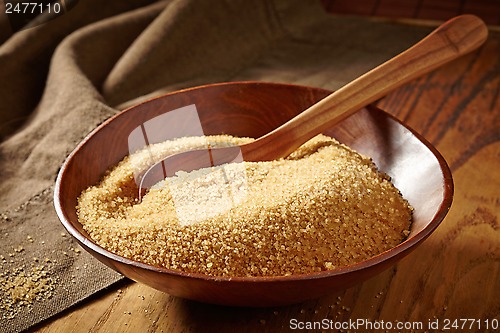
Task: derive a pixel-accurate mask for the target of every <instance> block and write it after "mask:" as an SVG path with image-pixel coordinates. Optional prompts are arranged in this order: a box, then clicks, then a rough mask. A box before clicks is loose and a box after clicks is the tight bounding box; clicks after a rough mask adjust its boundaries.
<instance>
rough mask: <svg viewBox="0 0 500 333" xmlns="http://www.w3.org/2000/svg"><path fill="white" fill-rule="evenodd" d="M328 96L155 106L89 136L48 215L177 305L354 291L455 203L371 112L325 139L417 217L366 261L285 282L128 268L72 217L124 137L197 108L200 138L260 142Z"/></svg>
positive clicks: (444, 184)
mask: <svg viewBox="0 0 500 333" xmlns="http://www.w3.org/2000/svg"><path fill="white" fill-rule="evenodd" d="M328 93H329V92H328V91H326V90H323V89H318V88H311V87H303V86H295V85H287V84H274V83H262V82H238V83H222V84H213V85H207V86H202V87H197V88H192V89H186V90H182V91H178V92H174V93H171V94H167V95H165V96H161V97H158V98H155V99H152V100H150V101H147V102H145V103H142V104H139V105H137V106H134V107H131V108H129V109H127V110H125V111H123V112H121V113H119V114H117V115H116V116H114V117H112V118H110V119H109V120H107V121H106V122H104V123H103V124H102V125H100V126H99V127H98V128H96V129H95V130H94V131H92V132H91V133H90V134H89V135H88V136H87V137H86V138H85V139H84V140H83V141H82V142H81V143H80V144H79V145H78V146H77V147H76V148H75V150H74V151H73V152H72V153H71V154H70V156H69V157H68V159H67V160H66V161H65V163H64V164H63V166H62V168H61V170H60V172H59V175H58V177H57V182H56V187H55V193H54V205H55V208H56V211H57V214H58V215H59V218H60V220H61V222H62V224H63V225H64V227H65V228H66V229H67V230H68V232H69V233H70V234H71V235H72V236H73V237H75V238H76V240H77V241H78V242H79V243H80V245H81V246H82V247H83V248H85V249H86V250H87V251H88V252H90V253H91V254H92V255H93V256H95V257H96V258H97V259H99V260H100V261H102V262H103V263H104V264H106V265H108V266H109V267H111V268H113V269H115V270H116V271H118V272H120V273H121V274H123V275H125V276H126V277H129V278H130V279H132V280H135V281H138V282H142V283H144V284H146V285H149V286H151V287H153V288H156V289H158V290H161V291H164V292H166V293H169V294H171V295H174V296H179V297H183V298H187V299H193V300H198V301H202V302H208V303H214V304H223V305H234V306H276V305H286V304H292V303H297V302H301V301H305V300H308V299H314V298H318V297H320V296H322V295H324V294H327V293H330V292H333V291H336V290H340V289H345V288H348V287H350V286H353V285H355V284H358V283H360V282H362V281H364V280H366V279H368V278H370V277H372V276H374V275H376V274H378V273H380V272H381V271H383V270H385V269H386V268H388V267H390V266H391V265H394V264H395V263H396V262H397V261H398V260H400V259H401V258H402V257H403V256H405V255H407V254H408V253H409V252H410V251H411V250H413V249H415V248H416V246H417V245H419V244H420V243H422V241H423V240H424V239H425V238H427V237H428V236H429V235H430V234H431V233H432V232H433V230H434V229H435V228H436V227H437V226H438V225H439V223H440V222H441V221H442V220H443V218H444V216H445V215H446V213H447V212H448V210H449V208H450V205H451V202H452V197H453V181H452V178H451V173H450V170H449V168H448V166H447V165H446V162H445V160H444V159H443V157H442V156H441V155H440V154H439V152H438V151H437V150H436V149H435V148H433V147H432V146H431V145H430V144H429V143H428V142H427V141H426V140H425V139H424V138H422V137H421V136H420V135H418V134H417V133H415V132H414V131H413V130H411V129H410V128H408V127H406V126H405V125H403V124H402V123H401V122H399V121H398V120H397V119H395V118H393V117H392V116H390V115H389V114H387V113H385V112H384V111H381V110H379V109H377V108H375V107H372V106H370V107H368V108H365V109H362V110H360V111H359V112H357V113H355V114H354V115H353V116H351V117H350V118H348V119H346V120H345V121H343V122H342V123H340V124H338V125H337V126H335V127H334V128H331V129H330V130H328V131H327V132H325V134H327V135H331V136H333V137H335V138H337V139H338V140H339V141H340V142H342V143H345V144H347V145H349V146H350V147H352V148H354V149H355V150H357V151H358V152H360V153H362V154H365V155H368V156H371V157H372V158H373V160H374V161H375V163H376V164H377V165H378V167H379V169H380V170H382V171H383V172H385V173H387V174H389V175H390V176H391V177H392V180H393V182H394V184H395V185H396V186H397V187H398V188H399V189H400V190H401V192H402V194H403V196H404V197H405V198H406V199H407V200H408V201H409V202H410V204H411V205H412V206H413V207H414V208H415V211H414V215H413V224H412V227H411V233H410V235H409V237H408V238H407V239H406V240H405V241H404V242H403V243H401V244H399V245H398V246H396V247H394V248H392V249H390V250H388V251H385V252H383V253H381V254H379V255H377V256H375V257H373V258H371V259H368V260H365V261H362V262H360V263H357V264H353V265H350V266H347V267H343V268H338V269H335V270H332V271H323V272H318V273H311V274H302V275H292V276H286V277H254V278H242V277H235V278H220V277H211V276H206V275H201V274H188V273H183V272H178V271H173V270H169V269H164V268H158V267H154V266H150V265H146V264H143V263H140V262H137V261H133V260H130V259H127V258H124V257H121V256H118V255H116V254H113V253H111V252H109V251H107V250H106V249H104V248H102V247H100V246H99V245H97V244H95V243H94V242H93V241H92V240H91V239H90V238H89V237H88V235H87V233H86V232H85V231H84V230H83V228H82V225H81V224H80V223H79V222H78V220H77V216H76V208H75V207H76V204H77V198H78V196H79V195H80V193H81V192H82V191H83V190H84V189H86V188H87V187H89V186H90V185H94V184H96V183H97V182H98V181H99V180H100V179H101V177H102V176H103V175H104V173H105V171H106V170H107V169H109V168H110V167H111V166H113V165H115V164H116V163H118V162H119V161H120V160H121V159H122V158H123V157H124V156H125V155H127V154H128V143H127V137H128V135H129V133H131V131H132V130H133V129H134V128H136V127H137V126H139V125H141V124H142V123H144V122H145V121H147V120H149V119H152V118H154V117H156V116H158V115H160V114H163V113H165V112H167V111H170V110H173V109H177V108H180V107H183V106H186V105H190V104H196V107H197V109H198V112H199V116H200V120H201V123H202V126H203V129H204V131H205V134H207V135H208V134H221V133H227V134H232V135H235V136H250V137H259V136H261V135H262V134H264V133H267V132H269V131H270V130H272V129H274V128H275V127H277V126H278V125H280V124H282V123H283V122H285V121H287V120H288V119H290V118H292V117H294V116H295V115H296V114H298V113H300V112H301V111H302V110H304V109H306V108H307V107H308V106H309V105H311V104H313V103H315V102H316V101H318V100H320V99H321V98H323V97H324V96H326V95H327V94H328Z"/></svg>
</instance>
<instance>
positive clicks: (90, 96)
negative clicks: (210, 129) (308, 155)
mask: <svg viewBox="0 0 500 333" xmlns="http://www.w3.org/2000/svg"><path fill="white" fill-rule="evenodd" d="M428 32H429V30H428V29H422V28H415V27H411V26H406V27H405V26H401V25H398V26H397V27H396V26H395V25H391V24H388V23H373V22H369V21H366V20H363V19H354V18H343V17H336V16H331V15H327V14H326V13H324V12H323V10H322V8H321V7H320V3H319V1H304V0H293V1H292V0H274V1H268V0H256V1H246V0H216V1H199V0H172V1H161V2H156V3H152V1H145V0H144V1H140V0H136V1H99V0H81V1H80V2H79V3H78V5H77V6H76V7H75V8H74V9H73V10H72V11H70V12H69V13H67V14H65V15H63V16H62V17H60V18H57V19H55V20H53V21H51V22H49V23H47V24H45V25H42V26H39V27H36V28H33V29H29V30H25V31H21V32H19V33H17V34H15V35H14V36H12V37H11V38H10V39H8V40H7V41H6V42H5V43H4V44H3V45H2V46H1V47H0V85H1V86H0V130H1V134H2V135H4V136H7V135H8V134H10V133H12V132H13V131H14V130H17V131H16V132H15V133H14V134H13V135H11V136H10V137H6V138H5V140H4V141H3V142H2V143H1V144H0V168H1V170H2V172H1V173H0V214H1V215H0V217H1V220H0V255H3V256H4V257H5V258H6V260H4V261H3V262H2V263H0V265H1V266H0V267H1V270H2V272H3V273H4V274H9V272H11V271H12V270H13V269H15V268H18V267H21V266H22V265H25V266H26V269H29V267H30V265H31V264H32V263H33V257H37V258H40V259H41V260H44V262H45V263H46V265H45V266H46V267H45V269H46V270H47V271H48V272H49V274H50V276H53V277H54V278H57V287H56V289H55V290H54V292H53V297H51V298H50V299H44V300H42V301H39V302H38V301H37V302H35V303H34V305H33V308H32V309H31V310H29V309H28V308H24V310H23V309H21V311H19V312H18V313H16V315H15V317H14V318H13V319H5V318H3V315H2V317H0V327H2V328H3V329H4V330H5V331H7V332H14V331H19V330H22V329H25V328H27V327H29V326H31V325H33V324H35V323H37V322H40V321H41V320H43V319H45V318H48V317H50V316H52V315H54V314H56V313H58V312H60V311H62V310H63V309H66V308H68V307H69V306H71V305H72V304H75V303H76V302H78V301H81V300H82V299H84V298H86V297H87V296H89V295H91V294H92V293H94V292H96V291H98V290H100V289H102V288H104V287H106V286H108V285H110V284H112V283H113V282H115V281H117V280H119V279H120V278H121V276H120V275H119V274H117V273H114V272H113V271H111V270H110V269H108V268H106V267H104V266H103V265H101V264H100V263H99V262H98V261H97V260H94V259H93V258H92V257H90V256H89V255H88V254H86V253H84V252H80V253H78V248H77V245H75V243H74V242H73V241H72V240H71V239H70V238H69V237H68V236H64V235H62V234H61V233H62V232H64V230H63V228H62V226H61V225H60V223H59V221H58V219H57V217H56V215H55V212H54V209H53V204H52V195H53V194H52V192H53V183H54V179H55V177H56V174H57V171H58V168H59V166H60V165H61V164H62V162H63V161H64V159H65V158H66V156H67V155H68V154H69V152H70V151H71V150H72V149H73V148H74V147H75V146H76V144H77V143H78V142H79V141H80V140H81V139H82V138H83V137H84V136H85V135H86V134H87V133H88V132H89V131H90V130H92V129H93V128H95V127H96V126H97V125H98V124H99V123H100V122H102V121H103V120H104V119H106V118H108V117H110V116H111V115H113V114H115V113H116V112H118V111H117V110H119V109H121V108H123V107H125V106H128V105H131V104H134V103H137V102H138V101H140V100H143V99H145V98H148V97H150V96H154V95H158V94H160V93H162V92H167V91H172V90H176V89H179V88H184V87H188V86H194V85H199V84H204V83H211V82H220V81H234V80H263V81H276V82H289V83H296V84H304V85H312V86H319V87H324V88H328V89H336V88H338V87H340V86H341V85H343V84H344V83H346V82H347V81H349V80H351V79H353V78H355V77H356V76H357V75H359V74H361V73H363V72H365V71H367V70H369V69H370V68H372V67H374V66H375V65H377V64H379V63H381V62H382V61H384V60H385V59H388V58H390V57H391V56H393V55H395V54H396V53H398V52H400V51H402V50H403V49H405V48H406V47H408V46H409V45H411V44H413V43H414V42H415V41H417V40H418V39H420V38H421V37H423V36H424V35H425V34H426V33H428ZM47 73H48V74H47ZM20 119H21V120H22V127H21V128H18V126H17V124H18V123H19V120H20ZM28 236H29V237H31V238H32V241H30V240H29V239H28ZM19 246H22V247H23V250H21V251H15V249H16V248H19ZM75 248H76V250H77V251H76V252H75V250H74V249H75ZM9 254H14V255H13V256H9ZM45 258H47V259H49V261H45ZM0 296H1V297H6V295H0ZM0 313H2V310H0Z"/></svg>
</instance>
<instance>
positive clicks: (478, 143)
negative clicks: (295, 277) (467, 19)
mask: <svg viewBox="0 0 500 333" xmlns="http://www.w3.org/2000/svg"><path fill="white" fill-rule="evenodd" d="M499 91H500V32H499V31H498V29H497V31H492V32H491V33H490V37H489V39H488V41H487V43H486V44H485V45H484V46H483V47H482V48H481V49H480V50H478V51H477V52H474V53H473V54H470V55H468V56H466V57H464V58H462V59H459V60H457V61H454V62H453V63H451V64H449V65H447V66H446V67H443V68H441V69H439V70H437V71H435V72H433V73H431V74H429V75H427V76H425V77H422V78H420V79H418V80H416V81H414V82H412V83H410V84H408V85H406V86H404V87H402V88H401V89H398V90H397V91H395V92H393V93H392V94H390V95H389V96H387V97H386V98H384V99H382V100H381V101H380V102H379V103H378V105H379V106H380V107H381V108H382V109H385V110H386V111H388V112H389V113H392V114H394V115H395V116H396V117H398V118H399V119H401V120H403V121H405V122H406V123H407V124H408V125H410V126H411V127H413V128H414V129H415V130H417V131H418V132H420V133H422V134H423V135H424V136H425V137H426V138H427V139H428V140H429V141H430V142H431V143H433V144H434V145H435V146H436V147H437V148H438V150H439V151H440V152H441V153H442V154H443V156H444V157H445V159H446V160H447V161H448V163H449V165H450V167H451V170H452V172H453V177H454V182H455V198H454V202H453V206H452V208H451V210H450V212H449V214H448V215H447V217H446V218H445V220H444V221H443V223H442V224H441V225H440V226H439V228H438V229H437V230H436V231H435V232H434V233H433V234H432V235H431V236H430V238H429V239H427V240H426V241H425V242H424V244H422V246H421V247H419V248H418V249H417V250H416V251H414V252H413V253H412V254H411V255H409V256H408V257H406V258H405V259H403V260H402V261H401V262H400V263H399V264H398V265H397V266H395V267H393V268H392V269H390V270H388V271H386V272H384V273H382V274H380V275H378V276H376V277H374V278H372V279H371V280H368V281H366V282H365V283H363V284H362V285H358V286H356V287H353V288H350V289H348V290H345V291H343V292H341V293H338V294H333V295H329V296H325V297H323V298H321V299H318V300H316V301H311V302H307V303H303V304H298V305H294V306H289V307H280V308H264V309H253V308H230V307H222V306H213V305H207V304H200V303H196V302H192V301H187V300H182V299H177V298H174V297H172V296H169V295H167V294H164V293H161V292H158V291H155V290H153V289H151V288H149V287H146V286H144V285H141V284H137V283H133V282H130V281H126V282H124V283H121V284H119V285H117V286H115V287H113V288H111V289H109V290H108V291H106V292H104V293H101V294H98V295H95V297H93V299H91V300H89V301H86V302H84V303H83V304H81V305H79V306H77V307H75V308H72V309H69V310H68V311H66V312H64V313H62V314H61V315H59V316H58V317H56V318H53V319H51V320H50V321H48V322H46V323H44V324H43V325H40V326H38V327H36V328H35V329H34V331H36V332H51V333H53V332H97V331H98V332H134V333H135V332H198V331H200V332H210V331H214V332H261V331H269V332H280V331H290V329H292V328H294V327H298V325H299V323H301V324H306V322H312V321H322V320H324V319H326V320H332V322H327V321H326V320H325V321H324V322H323V323H325V322H326V323H327V324H329V325H333V327H335V323H337V325H341V324H342V323H344V325H346V324H348V323H349V320H351V321H356V320H357V319H368V320H370V323H371V324H372V325H373V327H374V328H389V326H388V325H389V324H391V325H393V329H392V330H387V331H388V332H397V331H398V330H396V325H397V322H401V323H403V324H406V325H410V326H411V325H413V327H414V328H416V329H415V330H413V331H416V332H423V331H430V332H432V331H441V329H443V328H445V326H444V325H446V324H448V327H449V330H448V331H449V332H488V331H490V332H493V331H495V330H493V329H492V328H491V326H495V325H496V327H498V329H500V327H499V325H500V323H499V321H500V314H499V313H500V272H499V271H500V231H499V222H498V217H499V215H500V214H499V206H500V199H499V189H500V172H499V168H498V167H499V161H500V142H499V135H500V95H499ZM457 319H458V321H455V320H457ZM460 319H463V320H465V319H469V321H467V322H465V321H463V320H462V321H460ZM294 320H296V321H294ZM388 323H389V324H388ZM419 323H421V325H422V326H421V327H422V328H421V329H420V326H419V325H420V324H419ZM429 323H432V324H433V325H435V324H436V323H438V324H439V330H433V329H429ZM295 324H297V325H295ZM454 324H457V325H458V326H459V327H462V325H463V324H466V325H465V326H464V328H463V329H456V328H455V325H454ZM291 325H292V326H291ZM376 325H378V326H376ZM381 325H385V326H381ZM486 325H489V326H490V329H489V330H488V329H486ZM324 328H327V327H324ZM431 328H432V327H431ZM348 330H349V329H348V327H344V328H343V329H340V331H348ZM327 331H329V330H327ZM331 331H338V330H336V329H332V330H331ZM350 331H351V332H354V331H356V330H353V329H350ZM358 331H359V332H367V331H370V330H367V329H362V328H361V327H360V328H359V330H358ZM374 331H376V332H383V331H384V329H379V330H374ZM406 331H407V332H409V331H411V330H406Z"/></svg>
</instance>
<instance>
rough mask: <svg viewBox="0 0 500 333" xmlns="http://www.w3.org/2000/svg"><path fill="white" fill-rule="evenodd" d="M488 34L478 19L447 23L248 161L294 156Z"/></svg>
mask: <svg viewBox="0 0 500 333" xmlns="http://www.w3.org/2000/svg"><path fill="white" fill-rule="evenodd" d="M487 36H488V29H487V27H486V25H485V24H484V22H483V21H482V20H481V19H479V18H478V17H476V16H473V15H462V16H458V17H455V18H453V19H451V20H449V21H447V22H445V23H443V24H442V25H441V26H439V27H438V28H437V29H436V30H434V31H433V32H432V33H431V34H429V35H428V36H427V37H425V38H424V39H422V40H421V41H420V42H418V43H417V44H415V45H414V46H412V47H411V48H409V49H408V50H406V51H404V52H403V53H401V54H399V55H397V56H396V57H394V58H392V59H390V60H388V61H386V62H385V63H383V64H381V65H379V66H378V67H376V68H374V69H373V70H371V71H369V72H368V73H366V74H364V75H362V76H360V77H359V78H357V79H356V80H354V81H352V82H351V83H349V84H347V85H345V86H344V87H342V88H341V89H339V90H337V91H336V92H334V93H332V94H330V95H328V96H327V97H325V98H324V99H323V100H321V101H320V102H318V103H316V104H314V105H313V106H311V107H310V108H308V109H306V110H305V111H303V112H302V113H301V114H299V115H298V116H296V117H294V118H293V119H291V120H290V121H288V122H286V123H285V124H283V125H281V126H280V127H278V128H277V129H275V130H274V131H272V132H269V133H268V134H266V135H264V136H262V137H260V138H259V139H257V140H256V141H254V142H253V143H251V144H248V145H246V147H245V145H244V146H242V149H243V151H244V156H245V160H253V161H260V160H272V159H276V158H280V157H286V156H288V155H289V154H290V153H292V152H293V151H294V150H295V149H297V148H298V147H299V146H300V145H302V144H303V143H305V142H306V141H308V140H309V139H311V138H313V137H314V136H316V135H317V134H319V133H321V132H323V131H325V130H327V129H328V128H330V127H332V126H333V125H335V124H336V123H338V122H340V121H341V120H343V119H345V118H347V117H348V116H350V115H351V114H353V113H354V112H356V111H358V110H359V109H361V108H362V107H364V106H366V105H367V104H369V103H372V102H374V101H376V100H377V99H379V98H381V97H383V96H384V95H386V94H387V93H389V92H390V91H391V90H393V89H396V88H397V87H399V86H401V85H403V84H405V83H407V82H409V81H411V80H413V79H415V78H417V77H419V76H421V75H423V74H426V73H428V72H430V71H432V70H433V69H436V68H437V67H439V66H441V65H443V64H445V63H447V62H449V61H451V60H454V59H456V58H458V57H460V56H462V55H464V54H466V53H469V52H471V51H473V50H475V49H476V48H478V47H479V46H481V45H482V44H483V42H484V41H485V40H486V38H487Z"/></svg>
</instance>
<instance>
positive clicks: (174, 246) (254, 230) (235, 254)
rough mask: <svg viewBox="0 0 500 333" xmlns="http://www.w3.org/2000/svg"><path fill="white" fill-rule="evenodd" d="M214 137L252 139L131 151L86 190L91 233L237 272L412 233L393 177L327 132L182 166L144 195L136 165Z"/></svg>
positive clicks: (144, 251)
mask: <svg viewBox="0 0 500 333" xmlns="http://www.w3.org/2000/svg"><path fill="white" fill-rule="evenodd" d="M205 140H208V141H209V143H210V146H212V147H217V146H221V145H227V144H228V143H229V144H242V143H245V142H249V141H250V140H252V139H248V138H234V137H230V136H212V137H206V138H181V139H176V140H173V141H167V142H164V143H160V144H155V145H151V146H150V147H148V149H146V150H143V151H140V152H138V153H135V154H133V155H130V156H127V157H126V158H125V159H124V160H123V161H122V162H120V163H119V164H118V165H117V166H116V167H115V168H113V169H112V170H111V171H109V172H108V173H107V174H106V175H105V177H104V178H103V179H102V181H101V182H100V183H99V184H98V185H96V186H92V187H90V188H88V189H87V190H85V191H84V192H83V193H82V195H81V196H80V198H79V201H78V207H77V208H78V218H79V221H80V222H81V223H82V225H83V227H84V228H85V230H86V231H87V232H88V234H89V235H90V237H91V238H92V239H93V240H94V241H95V242H96V243H97V244H99V245H100V246H102V247H104V248H106V249H108V250H109V251H111V252H114V253H116V254H118V255H121V256H123V257H126V258H130V259H133V260H136V261H139V262H143V263H146V264H150V265H154V266H159V267H165V268H169V269H173V270H180V271H184V272H195V273H202V274H208V275H213V276H225V277H236V276H283V275H285V276H286V275H291V274H302V273H311V272H318V271H324V270H331V269H335V268H337V267H341V266H346V265H349V264H353V263H356V262H359V261H362V260H365V259H368V258H370V257H373V256H375V255H377V254H379V253H381V252H383V251H386V250H388V249H390V248H392V247H394V246H396V245H397V244H399V243H400V242H401V241H403V240H404V239H405V237H406V236H407V234H408V232H409V227H410V224H411V207H410V206H409V204H408V202H407V201H406V200H405V199H403V197H402V196H401V194H400V193H399V191H398V190H397V189H396V188H395V187H394V185H393V184H392V183H391V182H390V179H389V178H388V177H387V176H386V175H384V174H382V173H380V172H378V170H377V169H376V166H375V165H374V164H373V162H372V161H371V160H370V159H369V158H367V157H364V156H362V155H360V154H358V153H356V152H354V151H353V150H351V149H349V148H348V147H346V146H345V145H342V144H339V143H338V142H337V141H336V140H334V139H332V138H330V137H327V136H324V135H319V136H317V137H315V138H313V139H312V140H310V141H309V142H307V143H306V144H304V145H303V146H301V147H300V148H299V149H298V150H297V151H295V152H294V153H293V154H291V155H290V156H289V157H287V158H286V159H280V160H276V161H269V162H242V163H233V164H229V165H226V166H224V167H223V169H221V168H214V169H207V170H199V171H194V172H191V173H185V172H180V173H179V174H178V175H177V176H175V177H172V179H169V180H167V182H166V183H165V184H166V185H167V186H158V187H157V188H152V189H150V190H149V192H148V193H147V194H146V195H145V196H144V197H143V199H142V201H141V202H139V200H138V188H137V185H136V184H135V181H134V171H136V170H144V169H145V168H147V166H148V161H149V163H150V160H149V158H150V156H153V159H154V160H155V161H159V160H161V159H163V158H164V157H166V156H168V155H171V154H173V153H178V152H181V151H185V150H188V149H195V148H200V147H203V145H206V141H205ZM221 172H222V176H223V177H222V179H226V181H222V182H221V181H220V179H221V177H220V176H217V173H221ZM227 179H230V180H231V181H227ZM165 184H164V185H165ZM214 184H215V185H214ZM179 198H180V199H179ZM180 201H183V202H184V204H185V205H184V206H182V204H179V202H180ZM203 201H205V203H203ZM207 202H208V203H210V204H209V205H206V203H207ZM203 204H205V206H203ZM201 206H203V207H205V208H203V209H200V208H199V207H201ZM206 207H208V208H206ZM214 207H215V208H214Z"/></svg>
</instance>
